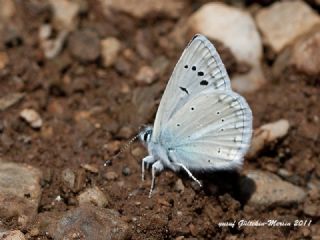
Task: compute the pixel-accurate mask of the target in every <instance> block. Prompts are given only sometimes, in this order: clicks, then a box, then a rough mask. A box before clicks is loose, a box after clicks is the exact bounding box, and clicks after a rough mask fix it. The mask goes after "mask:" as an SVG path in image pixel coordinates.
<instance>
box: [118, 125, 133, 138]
mask: <svg viewBox="0 0 320 240" xmlns="http://www.w3.org/2000/svg"><path fill="white" fill-rule="evenodd" d="M132 134H133V130H132V128H130V127H126V126H124V127H122V128H121V129H120V130H119V133H118V136H119V137H121V138H125V139H129V138H130V137H131V136H132Z"/></svg>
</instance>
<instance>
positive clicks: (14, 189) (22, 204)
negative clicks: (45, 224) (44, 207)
mask: <svg viewBox="0 0 320 240" xmlns="http://www.w3.org/2000/svg"><path fill="white" fill-rule="evenodd" d="M41 176H42V173H41V172H40V170H38V169H36V168H34V167H32V166H29V165H24V164H17V163H10V162H3V161H1V159H0V218H10V217H17V218H18V223H19V224H20V225H22V226H25V224H26V223H27V222H29V221H30V220H32V219H33V217H34V216H35V215H36V213H37V209H38V205H39V202H40V197H41V186H40V179H41Z"/></svg>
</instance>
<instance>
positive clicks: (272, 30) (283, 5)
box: [256, 0, 320, 53]
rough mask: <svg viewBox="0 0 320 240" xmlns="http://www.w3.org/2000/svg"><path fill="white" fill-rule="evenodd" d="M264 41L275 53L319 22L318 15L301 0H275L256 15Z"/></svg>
mask: <svg viewBox="0 0 320 240" xmlns="http://www.w3.org/2000/svg"><path fill="white" fill-rule="evenodd" d="M256 21H257V25H258V27H259V29H260V31H261V32H262V35H263V37H264V41H265V42H266V44H267V45H269V46H270V47H271V48H272V49H273V51H275V52H276V53H278V52H280V51H281V50H282V49H283V48H285V47H286V46H288V45H289V44H291V43H292V42H293V41H294V40H295V39H296V38H297V37H298V36H301V35H303V34H305V33H306V32H308V31H309V30H311V28H313V27H314V26H315V25H316V24H318V23H319V21H320V19H319V15H318V14H317V13H315V12H314V11H313V10H312V9H311V8H310V7H309V6H308V5H307V4H306V3H305V2H303V1H301V0H294V1H280V2H275V3H274V4H272V5H271V6H270V7H268V8H262V9H261V10H260V11H259V12H258V13H257V15H256Z"/></svg>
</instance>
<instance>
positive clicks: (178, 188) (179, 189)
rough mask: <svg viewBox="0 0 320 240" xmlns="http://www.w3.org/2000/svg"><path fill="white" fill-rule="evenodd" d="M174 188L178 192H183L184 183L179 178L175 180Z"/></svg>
mask: <svg viewBox="0 0 320 240" xmlns="http://www.w3.org/2000/svg"><path fill="white" fill-rule="evenodd" d="M174 190H175V191H176V192H179V193H183V192H184V185H183V182H182V180H181V179H180V178H179V179H178V180H177V181H176V183H175V185H174Z"/></svg>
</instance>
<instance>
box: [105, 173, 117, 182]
mask: <svg viewBox="0 0 320 240" xmlns="http://www.w3.org/2000/svg"><path fill="white" fill-rule="evenodd" d="M103 177H104V178H105V179H107V180H108V181H114V180H116V179H117V178H118V177H119V176H118V174H117V173H116V172H112V171H110V172H106V173H105V174H104V175H103Z"/></svg>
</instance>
